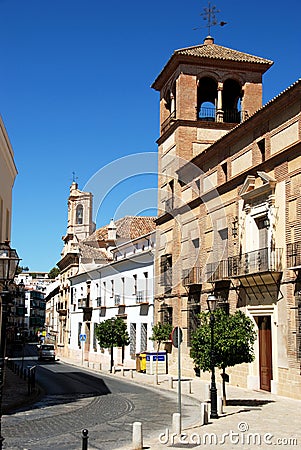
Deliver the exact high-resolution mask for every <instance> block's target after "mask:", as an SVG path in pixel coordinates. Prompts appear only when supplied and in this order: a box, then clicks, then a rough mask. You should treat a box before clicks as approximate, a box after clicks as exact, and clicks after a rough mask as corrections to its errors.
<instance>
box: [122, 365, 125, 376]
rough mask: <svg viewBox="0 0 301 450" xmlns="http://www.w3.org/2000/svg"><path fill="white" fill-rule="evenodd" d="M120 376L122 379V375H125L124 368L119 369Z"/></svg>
mask: <svg viewBox="0 0 301 450" xmlns="http://www.w3.org/2000/svg"><path fill="white" fill-rule="evenodd" d="M121 375H122V376H123V377H124V375H125V370H124V368H123V367H122V368H121Z"/></svg>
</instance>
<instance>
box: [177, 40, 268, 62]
mask: <svg viewBox="0 0 301 450" xmlns="http://www.w3.org/2000/svg"><path fill="white" fill-rule="evenodd" d="M174 54H179V55H187V56H195V57H198V58H209V59H222V60H229V61H239V62H247V63H257V64H269V65H272V64H273V61H271V60H269V59H265V58H261V57H259V56H254V55H249V54H248V53H243V52H239V51H238V50H232V49H231V48H227V47H222V46H221V45H217V44H213V43H210V44H202V45H196V46H194V47H187V48H182V49H179V50H175V52H174Z"/></svg>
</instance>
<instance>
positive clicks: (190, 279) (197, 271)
mask: <svg viewBox="0 0 301 450" xmlns="http://www.w3.org/2000/svg"><path fill="white" fill-rule="evenodd" d="M201 273H202V271H201V268H200V267H192V268H191V269H184V270H183V271H182V279H183V286H191V285H193V284H201V283H202V281H201Z"/></svg>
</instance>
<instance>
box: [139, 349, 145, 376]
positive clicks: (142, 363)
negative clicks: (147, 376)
mask: <svg viewBox="0 0 301 450" xmlns="http://www.w3.org/2000/svg"><path fill="white" fill-rule="evenodd" d="M139 359H140V372H143V373H145V372H146V353H140V355H139Z"/></svg>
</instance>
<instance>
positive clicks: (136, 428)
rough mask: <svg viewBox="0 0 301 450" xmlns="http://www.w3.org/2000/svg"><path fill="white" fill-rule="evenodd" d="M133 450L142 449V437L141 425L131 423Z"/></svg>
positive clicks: (139, 423)
mask: <svg viewBox="0 0 301 450" xmlns="http://www.w3.org/2000/svg"><path fill="white" fill-rule="evenodd" d="M132 441H133V442H132V444H133V450H142V449H143V435H142V423H141V422H134V423H133V440H132Z"/></svg>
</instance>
